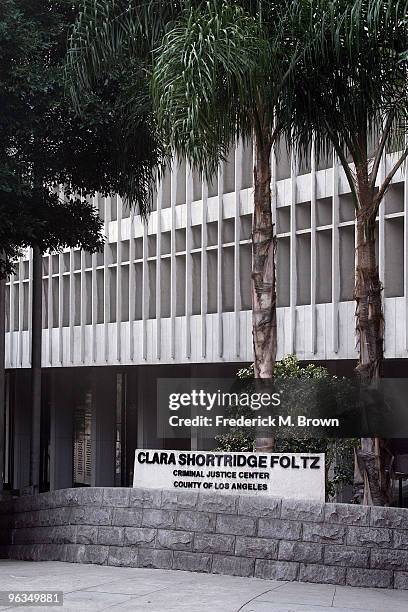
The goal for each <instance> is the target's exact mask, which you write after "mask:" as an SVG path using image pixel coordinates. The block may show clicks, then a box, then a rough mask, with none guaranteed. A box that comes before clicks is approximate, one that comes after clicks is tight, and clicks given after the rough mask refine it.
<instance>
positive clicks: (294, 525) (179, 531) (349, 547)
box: [0, 488, 408, 589]
mask: <svg viewBox="0 0 408 612" xmlns="http://www.w3.org/2000/svg"><path fill="white" fill-rule="evenodd" d="M0 556H3V557H9V558H12V559H22V560H34V561H40V560H41V561H43V560H57V561H70V562H78V563H98V564H104V565H115V566H131V567H153V568H162V569H182V570H190V571H197V572H212V573H215V574H230V575H235V576H256V577H258V578H265V579H277V580H290V581H292V580H299V581H304V582H319V583H330V584H340V585H344V584H347V585H351V586H370V587H386V588H396V589H408V509H404V508H380V507H371V508H370V507H367V506H356V505H349V504H322V503H310V502H303V501H296V500H281V499H278V498H268V497H261V496H257V497H252V496H238V495H236V496H235V495H217V494H214V493H194V492H179V493H176V492H172V491H171V492H170V491H159V490H147V489H125V488H80V489H63V490H59V491H54V492H51V493H43V494H40V495H38V496H26V497H21V498H18V499H15V500H7V501H2V502H0Z"/></svg>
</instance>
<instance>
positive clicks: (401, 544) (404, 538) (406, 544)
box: [393, 529, 408, 550]
mask: <svg viewBox="0 0 408 612" xmlns="http://www.w3.org/2000/svg"><path fill="white" fill-rule="evenodd" d="M393 533H394V548H402V549H403V550H407V549H408V531H405V530H403V529H394V531H393Z"/></svg>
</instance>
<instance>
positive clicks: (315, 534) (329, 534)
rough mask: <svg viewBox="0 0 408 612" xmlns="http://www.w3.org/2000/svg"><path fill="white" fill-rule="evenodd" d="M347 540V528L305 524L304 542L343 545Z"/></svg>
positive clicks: (322, 524) (324, 524)
mask: <svg viewBox="0 0 408 612" xmlns="http://www.w3.org/2000/svg"><path fill="white" fill-rule="evenodd" d="M345 539H346V528H345V527H343V526H341V525H336V524H334V525H331V524H329V523H303V532H302V540H304V541H305V542H320V543H322V544H324V543H326V542H327V543H329V544H330V543H331V544H343V543H344V541H345Z"/></svg>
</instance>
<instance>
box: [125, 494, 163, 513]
mask: <svg viewBox="0 0 408 612" xmlns="http://www.w3.org/2000/svg"><path fill="white" fill-rule="evenodd" d="M161 500H162V492H161V491H160V490H158V489H129V506H130V507H132V508H156V509H159V508H160V507H161Z"/></svg>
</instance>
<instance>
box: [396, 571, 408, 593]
mask: <svg viewBox="0 0 408 612" xmlns="http://www.w3.org/2000/svg"><path fill="white" fill-rule="evenodd" d="M394 588H395V589H402V590H404V589H407V590H408V572H394Z"/></svg>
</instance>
